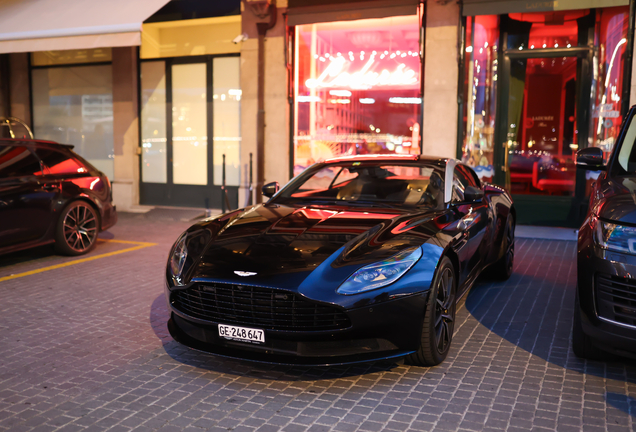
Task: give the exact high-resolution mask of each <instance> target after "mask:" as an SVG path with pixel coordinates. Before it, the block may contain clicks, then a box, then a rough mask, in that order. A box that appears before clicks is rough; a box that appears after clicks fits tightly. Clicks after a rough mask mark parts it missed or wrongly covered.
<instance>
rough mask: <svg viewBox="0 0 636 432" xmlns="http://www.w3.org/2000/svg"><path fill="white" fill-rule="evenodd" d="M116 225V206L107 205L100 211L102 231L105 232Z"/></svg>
mask: <svg viewBox="0 0 636 432" xmlns="http://www.w3.org/2000/svg"><path fill="white" fill-rule="evenodd" d="M116 223H117V206H115V205H113V204H110V203H109V204H107V205H105V206H104V207H103V210H102V227H101V228H102V231H106V230H107V229H108V228H110V227H112V226H113V225H115V224H116Z"/></svg>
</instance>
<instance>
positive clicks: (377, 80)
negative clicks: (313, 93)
mask: <svg viewBox="0 0 636 432" xmlns="http://www.w3.org/2000/svg"><path fill="white" fill-rule="evenodd" d="M329 60H330V62H329V65H328V66H327V67H326V68H325V70H324V71H323V72H322V73H321V74H320V76H319V77H318V78H309V79H308V80H306V81H305V86H307V87H308V88H310V89H312V88H334V87H348V88H351V89H355V90H364V89H370V88H372V87H388V86H397V87H404V86H412V85H415V84H417V83H418V82H419V75H418V72H416V71H415V70H413V69H411V68H409V67H407V66H406V64H404V63H399V64H398V65H397V67H395V69H393V70H392V71H389V70H388V69H382V70H381V71H379V72H378V71H376V69H378V61H377V60H376V58H375V56H371V58H370V59H369V60H368V61H367V62H366V63H365V64H364V66H363V67H362V69H360V70H358V71H354V72H350V69H351V63H352V62H350V61H347V60H345V58H344V57H330V58H329Z"/></svg>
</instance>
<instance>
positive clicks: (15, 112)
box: [9, 53, 33, 129]
mask: <svg viewBox="0 0 636 432" xmlns="http://www.w3.org/2000/svg"><path fill="white" fill-rule="evenodd" d="M9 85H10V89H9V100H10V110H9V111H10V113H11V117H17V118H19V119H20V120H22V121H24V122H25V123H26V124H27V125H29V127H31V129H33V120H32V119H31V98H30V95H31V89H30V88H29V53H11V54H9Z"/></svg>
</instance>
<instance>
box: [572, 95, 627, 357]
mask: <svg viewBox="0 0 636 432" xmlns="http://www.w3.org/2000/svg"><path fill="white" fill-rule="evenodd" d="M634 116H636V107H632V109H631V110H630V111H629V114H628V115H627V117H626V119H625V122H624V124H623V128H622V130H621V133H620V135H619V137H618V141H617V143H616V145H615V147H614V150H613V151H612V153H611V155H610V156H609V159H608V160H607V163H605V162H604V154H603V151H602V150H601V149H600V148H598V147H589V148H586V149H583V150H581V151H579V153H578V155H577V165H578V166H579V167H582V168H585V169H588V170H592V171H600V173H599V176H598V178H597V180H596V182H595V183H594V187H593V189H592V192H591V194H590V210H589V213H588V216H587V219H586V220H585V221H584V222H583V225H581V228H580V229H579V238H578V257H577V290H576V296H575V310H574V322H573V329H572V348H573V350H574V353H575V354H576V355H577V356H579V357H583V358H589V359H597V360H599V359H602V358H604V357H606V356H605V353H606V352H610V353H613V354H618V355H621V356H627V357H631V358H634V359H636V145H635V143H636V121H635V120H634Z"/></svg>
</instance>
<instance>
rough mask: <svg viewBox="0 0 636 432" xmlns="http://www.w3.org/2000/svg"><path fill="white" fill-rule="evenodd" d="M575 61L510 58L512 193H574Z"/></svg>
mask: <svg viewBox="0 0 636 432" xmlns="http://www.w3.org/2000/svg"><path fill="white" fill-rule="evenodd" d="M576 64H577V58H576V57H552V58H548V57H540V58H529V59H522V58H516V59H512V60H511V63H510V79H509V99H508V113H507V114H508V116H507V117H508V118H507V122H506V125H507V129H508V132H507V136H506V138H507V140H506V147H507V150H508V151H507V152H506V154H505V156H506V160H505V164H506V166H507V169H506V172H507V173H508V175H507V178H506V186H507V189H508V190H509V191H511V192H512V194H518V195H544V196H559V197H572V196H574V188H575V185H576V178H575V177H576V176H575V175H576V166H575V163H574V156H575V154H576V149H577V148H578V141H577V133H578V130H577V122H576V106H577V95H576V89H577V85H576V84H577V73H576V69H577V68H576Z"/></svg>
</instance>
